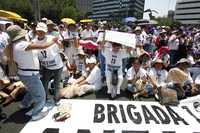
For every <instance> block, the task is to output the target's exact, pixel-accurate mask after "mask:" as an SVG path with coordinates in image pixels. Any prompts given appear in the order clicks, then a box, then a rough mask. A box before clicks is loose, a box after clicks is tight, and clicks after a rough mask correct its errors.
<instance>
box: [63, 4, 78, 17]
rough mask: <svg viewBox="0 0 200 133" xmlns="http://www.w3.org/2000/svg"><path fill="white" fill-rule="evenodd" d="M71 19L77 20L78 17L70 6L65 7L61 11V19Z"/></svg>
mask: <svg viewBox="0 0 200 133" xmlns="http://www.w3.org/2000/svg"><path fill="white" fill-rule="evenodd" d="M66 17H67V18H72V19H75V20H78V19H79V17H80V15H79V13H78V12H77V10H76V9H75V8H74V7H72V6H67V7H65V8H64V9H63V10H62V13H61V18H66Z"/></svg>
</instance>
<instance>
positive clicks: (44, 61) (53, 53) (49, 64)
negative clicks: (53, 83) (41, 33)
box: [33, 35, 63, 70]
mask: <svg viewBox="0 0 200 133" xmlns="http://www.w3.org/2000/svg"><path fill="white" fill-rule="evenodd" d="M50 40H52V36H48V35H47V36H46V37H45V38H44V39H43V40H38V39H37V37H36V38H35V39H34V40H33V42H34V43H36V44H44V43H45V42H50ZM59 51H60V49H59V47H58V45H57V44H53V45H51V46H50V47H48V48H46V49H42V50H39V52H38V57H39V60H40V62H41V65H42V66H43V67H45V68H47V69H51V70H55V69H60V68H61V67H63V62H62V59H61V57H60V54H59Z"/></svg>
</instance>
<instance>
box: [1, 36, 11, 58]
mask: <svg viewBox="0 0 200 133" xmlns="http://www.w3.org/2000/svg"><path fill="white" fill-rule="evenodd" d="M8 39H9V36H8V34H7V33H5V32H0V56H1V55H2V54H3V51H4V49H5V48H6V46H7V45H8Z"/></svg>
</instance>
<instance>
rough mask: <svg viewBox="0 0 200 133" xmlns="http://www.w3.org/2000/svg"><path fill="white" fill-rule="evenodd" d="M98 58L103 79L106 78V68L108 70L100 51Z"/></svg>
mask: <svg viewBox="0 0 200 133" xmlns="http://www.w3.org/2000/svg"><path fill="white" fill-rule="evenodd" d="M98 58H99V63H100V69H101V75H102V77H105V75H106V74H105V68H106V63H105V62H106V59H105V57H104V56H103V54H102V51H101V50H99V51H98Z"/></svg>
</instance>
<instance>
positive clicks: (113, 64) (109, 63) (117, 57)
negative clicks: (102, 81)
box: [103, 47, 129, 72]
mask: <svg viewBox="0 0 200 133" xmlns="http://www.w3.org/2000/svg"><path fill="white" fill-rule="evenodd" d="M103 55H104V57H105V60H106V71H111V70H112V69H118V70H120V71H121V70H122V59H124V58H128V57H129V54H128V53H127V51H126V50H124V49H122V50H120V51H119V52H117V53H114V52H113V51H112V48H107V47H106V48H104V51H103ZM120 71H119V72H120Z"/></svg>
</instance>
